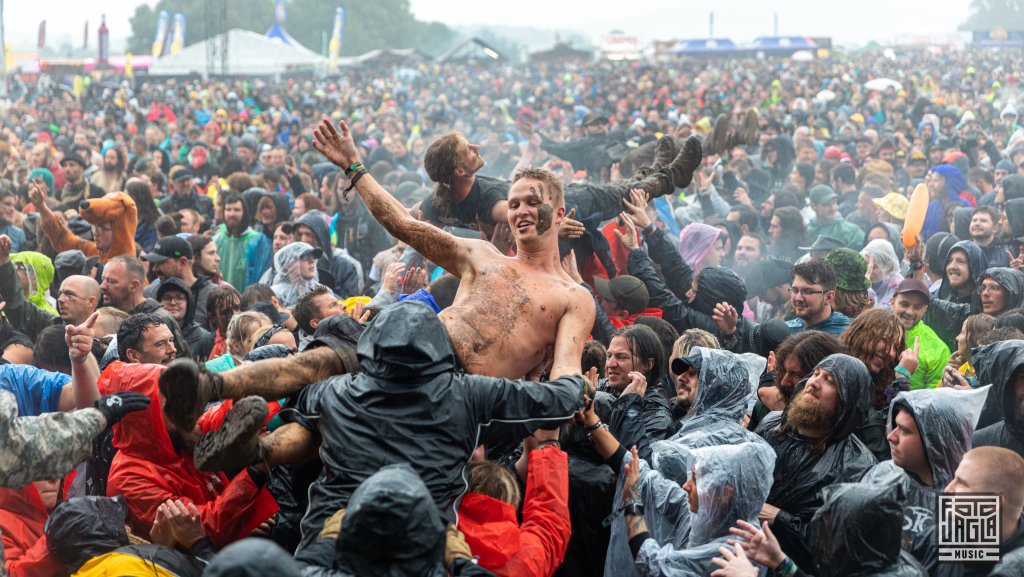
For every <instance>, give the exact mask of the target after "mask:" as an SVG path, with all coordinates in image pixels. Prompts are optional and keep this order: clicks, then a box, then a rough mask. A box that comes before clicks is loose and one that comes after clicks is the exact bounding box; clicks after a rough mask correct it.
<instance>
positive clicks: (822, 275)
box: [793, 258, 837, 292]
mask: <svg viewBox="0 0 1024 577" xmlns="http://www.w3.org/2000/svg"><path fill="white" fill-rule="evenodd" d="M793 276H794V277H797V276H799V277H800V278H802V279H804V280H806V281H807V282H809V283H811V284H820V285H821V288H823V289H825V291H826V292H827V291H834V290H836V283H837V281H836V270H835V269H834V268H832V265H830V264H829V263H827V262H825V261H824V260H822V259H820V258H812V259H810V260H807V261H804V262H802V263H800V264H798V265H796V266H794V267H793Z"/></svg>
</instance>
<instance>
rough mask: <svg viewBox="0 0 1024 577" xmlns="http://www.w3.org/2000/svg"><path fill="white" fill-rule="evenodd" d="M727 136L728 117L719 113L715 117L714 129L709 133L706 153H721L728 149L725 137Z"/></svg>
mask: <svg viewBox="0 0 1024 577" xmlns="http://www.w3.org/2000/svg"><path fill="white" fill-rule="evenodd" d="M728 137H729V117H728V116H726V115H725V114H719V115H718V118H716V119H715V130H714V131H713V132H712V133H711V138H710V142H709V145H710V146H709V147H708V148H709V150H708V155H709V156H710V155H712V154H722V153H724V152H725V151H726V150H728V144H727V139H728Z"/></svg>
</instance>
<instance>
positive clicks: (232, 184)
mask: <svg viewBox="0 0 1024 577" xmlns="http://www.w3.org/2000/svg"><path fill="white" fill-rule="evenodd" d="M227 181H228V187H229V188H230V189H231V191H232V192H235V193H238V194H241V193H243V192H245V191H247V190H249V189H250V188H253V187H254V186H256V181H255V180H253V178H252V176H250V175H249V174H247V173H245V172H235V173H232V174H231V175H230V176H228V177H227Z"/></svg>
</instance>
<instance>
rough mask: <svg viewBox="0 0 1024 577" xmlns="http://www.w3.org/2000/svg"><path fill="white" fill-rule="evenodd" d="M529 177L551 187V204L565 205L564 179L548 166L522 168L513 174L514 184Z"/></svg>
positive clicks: (556, 205)
mask: <svg viewBox="0 0 1024 577" xmlns="http://www.w3.org/2000/svg"><path fill="white" fill-rule="evenodd" d="M525 178H528V179H530V180H537V181H540V182H541V183H543V184H545V185H546V186H547V187H548V188H550V189H551V193H552V199H551V204H552V205H553V206H555V207H560V206H564V205H565V193H564V192H563V191H562V179H561V178H559V177H558V176H557V175H556V174H555V173H553V172H551V171H550V170H548V169H546V168H521V169H519V170H518V171H516V173H515V175H513V176H512V184H515V183H517V182H519V181H520V180H523V179H525Z"/></svg>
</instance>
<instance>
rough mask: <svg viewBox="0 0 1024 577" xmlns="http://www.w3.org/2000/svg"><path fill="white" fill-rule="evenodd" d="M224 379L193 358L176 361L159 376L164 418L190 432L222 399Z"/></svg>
mask: <svg viewBox="0 0 1024 577" xmlns="http://www.w3.org/2000/svg"><path fill="white" fill-rule="evenodd" d="M223 387H224V378H223V377H221V376H220V375H218V374H216V373H211V372H208V371H207V370H206V366H205V365H203V364H202V363H197V362H195V361H193V360H192V359H176V360H175V361H174V362H172V363H171V364H170V365H168V366H167V368H166V369H164V371H163V372H162V373H160V393H161V394H163V396H164V406H163V411H164V415H165V416H166V417H167V419H168V420H170V421H171V422H172V423H174V425H175V426H176V427H178V428H179V429H181V430H183V431H191V430H192V429H194V428H195V426H196V421H197V420H199V416H200V415H202V414H203V411H205V410H206V406H207V405H208V404H210V403H211V402H212V401H216V400H218V399H220V398H221V391H222V389H223Z"/></svg>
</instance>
